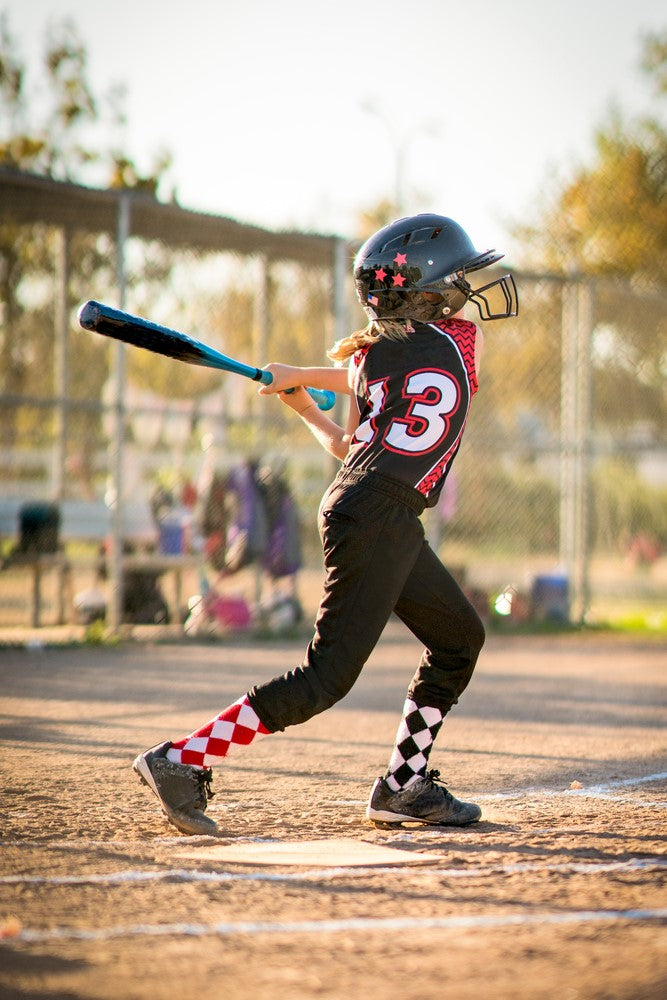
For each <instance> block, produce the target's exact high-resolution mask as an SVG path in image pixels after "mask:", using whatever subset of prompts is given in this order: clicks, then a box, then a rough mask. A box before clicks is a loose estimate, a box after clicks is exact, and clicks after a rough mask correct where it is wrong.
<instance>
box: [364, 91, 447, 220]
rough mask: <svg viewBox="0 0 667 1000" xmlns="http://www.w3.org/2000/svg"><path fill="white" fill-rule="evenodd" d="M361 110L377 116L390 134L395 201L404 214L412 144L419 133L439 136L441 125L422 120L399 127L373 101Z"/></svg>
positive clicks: (400, 213)
mask: <svg viewBox="0 0 667 1000" xmlns="http://www.w3.org/2000/svg"><path fill="white" fill-rule="evenodd" d="M361 110H362V111H364V112H365V113H366V114H368V115H371V116H372V117H373V118H377V120H378V121H379V122H381V124H382V125H383V126H384V128H385V129H386V131H387V134H388V136H389V141H390V143H391V146H392V150H393V154H394V202H395V207H396V212H397V214H398V215H402V214H403V212H404V211H405V179H406V166H407V158H408V150H409V148H410V145H411V143H412V142H413V141H414V139H415V138H416V137H417V136H418V135H429V136H437V134H438V132H439V126H438V124H437V123H436V122H432V121H431V122H427V121H422V122H417V123H416V124H415V125H414V126H413V127H411V128H408V129H402V128H399V127H397V125H396V122H395V121H394V120H393V119H392V118H390V117H388V116H387V115H386V114H385V113H384V112H383V111H381V110H380V109H379V108H378V107H377V105H376V104H374V103H373V101H364V102H363V103H362V104H361Z"/></svg>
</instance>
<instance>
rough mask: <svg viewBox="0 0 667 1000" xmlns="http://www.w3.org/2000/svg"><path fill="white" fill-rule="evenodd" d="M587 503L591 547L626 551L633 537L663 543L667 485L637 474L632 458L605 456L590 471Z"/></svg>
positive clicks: (659, 545)
mask: <svg viewBox="0 0 667 1000" xmlns="http://www.w3.org/2000/svg"><path fill="white" fill-rule="evenodd" d="M592 485H593V502H592V505H591V522H592V534H593V540H594V545H595V548H597V549H600V550H602V551H607V552H613V551H619V550H620V551H623V552H630V551H631V549H632V546H633V543H635V542H636V541H637V539H640V538H645V539H647V540H651V541H652V543H653V544H654V545H656V546H657V548H658V549H659V550H661V549H664V548H665V547H666V546H667V489H666V488H665V487H664V486H663V487H659V486H652V485H650V484H649V483H647V482H646V481H645V480H644V479H641V478H640V477H639V476H638V475H637V471H636V469H635V465H634V461H631V460H630V459H625V460H623V459H620V458H614V459H608V460H606V461H602V462H600V463H598V465H597V467H596V468H595V471H594V474H593V483H592Z"/></svg>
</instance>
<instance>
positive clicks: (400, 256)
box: [394, 253, 408, 267]
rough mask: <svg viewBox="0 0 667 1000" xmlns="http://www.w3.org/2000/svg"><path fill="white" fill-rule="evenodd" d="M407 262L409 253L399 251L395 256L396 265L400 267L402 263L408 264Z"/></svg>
mask: <svg viewBox="0 0 667 1000" xmlns="http://www.w3.org/2000/svg"><path fill="white" fill-rule="evenodd" d="M407 262H408V257H407V254H404V253H397V254H396V256H395V257H394V264H395V265H396V267H400V266H401V264H407Z"/></svg>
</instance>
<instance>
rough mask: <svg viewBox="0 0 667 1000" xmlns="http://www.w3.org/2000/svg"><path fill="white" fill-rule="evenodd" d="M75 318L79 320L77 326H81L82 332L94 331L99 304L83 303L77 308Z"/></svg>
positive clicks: (97, 319) (98, 313) (98, 314)
mask: <svg viewBox="0 0 667 1000" xmlns="http://www.w3.org/2000/svg"><path fill="white" fill-rule="evenodd" d="M77 318H78V320H79V326H82V327H83V329H84V330H95V329H96V328H97V323H98V321H99V318H100V307H99V304H98V303H97V302H93V301H92V300H91V301H89V302H84V303H83V305H82V306H80V307H79V311H78V313H77Z"/></svg>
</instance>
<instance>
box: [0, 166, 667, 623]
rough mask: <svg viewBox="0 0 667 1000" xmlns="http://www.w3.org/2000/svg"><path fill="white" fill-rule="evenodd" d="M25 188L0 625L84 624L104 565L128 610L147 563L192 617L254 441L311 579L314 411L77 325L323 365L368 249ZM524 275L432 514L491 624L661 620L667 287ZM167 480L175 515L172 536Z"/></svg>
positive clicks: (4, 456) (13, 250)
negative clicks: (126, 314) (214, 508)
mask: <svg viewBox="0 0 667 1000" xmlns="http://www.w3.org/2000/svg"><path fill="white" fill-rule="evenodd" d="M35 184H36V187H35ZM22 185H23V179H22V178H20V177H19V178H17V177H16V176H15V175H12V176H9V177H7V176H2V175H0V254H1V258H0V268H1V274H0V282H1V290H2V291H1V303H0V305H1V308H2V316H1V319H2V324H1V327H0V387H1V393H0V463H1V467H2V468H1V473H0V482H1V485H0V546H1V548H0V559H1V560H2V566H3V568H2V569H1V570H0V627H1V628H3V629H7V630H8V631H9V633H10V634H11V630H12V628H17V629H18V628H21V627H25V626H26V625H32V626H35V627H40V626H45V625H51V624H55V623H59V622H70V621H73V620H76V614H77V611H76V607H77V606H76V596H77V594H81V593H82V592H85V591H87V590H88V591H91V590H93V589H95V588H96V587H98V586H99V585H101V584H102V583H103V584H104V586H105V587H106V590H107V600H108V602H109V603H108V605H107V608H106V613H107V618H108V619H109V620H110V621H111V623H112V625H113V626H114V627H116V628H117V627H118V626H120V624H121V623H122V621H123V614H124V612H123V607H122V606H121V604H120V601H121V598H120V595H121V594H122V593H123V590H124V589H126V588H127V584H128V578H129V575H130V574H131V573H133V572H134V573H136V572H138V571H140V570H143V571H145V572H148V571H149V570H151V572H153V574H154V576H159V577H160V578H161V579H162V581H163V586H164V588H166V590H167V591H168V595H167V596H168V603H169V605H170V606H171V607H172V609H173V613H172V620H180V618H181V617H182V609H183V608H184V606H185V604H186V602H187V598H188V597H189V596H191V594H192V593H195V592H201V589H202V586H203V585H205V582H204V578H205V576H206V574H210V565H209V564H208V555H207V548H206V542H207V539H206V536H205V531H204V530H203V525H202V510H203V505H204V501H205V497H206V494H207V491H208V490H209V488H210V483H211V481H212V479H213V477H214V476H215V474H216V473H220V472H227V471H229V470H231V469H233V468H235V467H237V466H239V465H242V464H244V463H247V462H249V461H250V462H252V463H253V464H256V465H257V466H258V467H261V468H266V469H272V470H274V471H276V470H277V471H278V472H279V474H280V476H281V477H282V478H283V479H284V480H285V481H286V482H288V483H289V487H290V490H291V492H292V494H293V496H294V498H295V500H296V503H297V507H298V510H299V513H300V519H301V523H302V540H303V562H304V568H305V569H306V570H312V571H313V576H315V575H316V573H317V570H318V569H319V568H320V553H319V543H318V540H317V537H316V531H315V513H316V509H317V504H318V502H319V498H320V496H321V494H322V492H323V491H324V489H325V488H326V485H327V484H328V482H329V481H330V479H331V477H332V475H333V474H334V472H335V467H336V463H334V462H333V461H332V460H331V459H330V458H328V457H327V456H326V455H325V453H324V452H323V451H322V450H321V449H320V448H319V446H317V445H316V444H315V443H314V441H313V440H312V438H311V437H310V435H309V434H308V432H307V430H306V429H305V427H303V425H302V424H301V422H300V421H297V420H296V419H295V418H294V416H293V414H291V413H290V412H287V411H286V409H285V408H284V407H282V406H281V404H280V403H279V402H278V401H277V400H266V399H261V398H260V397H258V396H257V386H256V385H255V384H254V383H252V382H250V381H248V380H246V379H243V378H240V377H236V376H232V375H224V374H221V373H220V372H215V373H213V372H211V371H208V370H206V369H200V368H194V367H191V366H187V365H184V364H180V363H178V362H176V361H170V360H166V359H162V358H159V357H156V356H155V355H152V354H149V353H147V352H145V351H140V350H138V349H134V348H129V349H128V348H123V347H121V346H119V345H118V344H116V343H113V342H109V341H107V340H106V339H105V338H101V337H99V336H98V335H96V334H93V333H90V332H87V331H84V330H82V329H81V328H80V327H79V325H78V323H77V320H76V311H77V307H78V305H79V304H80V303H81V302H82V301H84V300H87V299H91V298H92V299H99V300H102V301H106V302H108V303H109V304H111V305H114V306H119V305H120V306H121V307H123V308H125V309H127V310H128V311H130V312H133V313H137V314H140V315H144V316H147V317H149V318H150V319H152V320H154V321H156V322H159V323H163V324H165V325H168V326H170V327H174V328H176V329H180V330H182V331H185V332H188V333H190V334H192V335H193V336H196V337H198V338H200V339H203V340H205V341H206V342H207V343H209V344H211V345H212V346H214V347H217V348H218V349H220V350H222V351H223V352H225V353H227V354H229V355H232V356H233V357H236V358H238V359H239V360H242V361H245V362H247V363H251V364H257V365H262V364H265V363H266V362H268V361H270V360H285V361H288V362H292V363H295V364H313V365H318V364H323V363H325V362H326V348H327V347H328V346H329V345H330V344H331V343H332V342H333V341H334V340H335V339H336V338H337V337H339V336H341V335H342V334H343V333H344V332H347V331H348V330H349V329H350V328H354V327H356V326H360V325H362V323H363V317H362V314H361V312H360V311H359V310H358V307H357V306H356V303H355V301H354V296H353V291H352V287H351V281H350V263H351V260H352V256H353V252H354V248H353V246H352V245H351V244H348V243H347V242H346V241H344V240H342V239H339V238H334V237H317V236H313V235H312V234H298V233H295V234H272V233H269V232H267V231H264V230H261V229H258V228H255V227H243V226H240V225H238V224H236V223H232V222H230V220H216V219H215V218H214V217H208V216H195V215H194V214H193V213H188V212H185V211H184V210H181V209H178V208H177V207H176V206H158V205H157V203H151V204H148V203H146V202H145V201H140V202H136V201H133V200H132V199H131V198H130V199H126V200H125V201H124V200H123V197H122V195H121V194H120V193H118V192H106V193H101V192H97V193H96V192H86V191H85V190H83V189H74V188H73V187H72V186H70V185H58V184H55V183H53V182H44V183H41V182H35V179H30V180H29V182H28V181H26V185H27V186H26V187H25V190H24V187H22ZM17 192H18V193H17ZM28 196H30V197H28ZM102 196H104V198H105V199H106V200H105V201H104V203H103V204H102V203H101V202H100V201H99V199H101V198H102ZM514 273H515V274H516V277H517V282H518V285H519V289H520V299H521V313H520V316H519V317H518V318H517V319H516V320H511V321H505V322H499V323H488V324H486V325H485V331H484V333H485V351H484V360H483V369H482V379H481V390H480V392H479V394H478V395H477V396H476V398H475V400H474V404H473V409H472V412H471V417H470V421H469V426H468V430H467V432H466V436H465V438H464V443H463V447H462V449H461V452H460V454H459V455H458V457H457V461H456V463H455V466H454V470H453V474H452V476H451V479H450V481H448V484H447V488H446V490H445V492H444V494H443V497H442V499H441V502H440V503H439V505H438V507H437V508H435V509H433V510H430V511H428V512H427V513H426V514H425V515H424V517H425V523H426V528H427V532H428V534H429V537H430V539H431V541H432V543H433V544H434V545H435V546H436V547H437V548H438V550H439V551H440V553H441V555H442V557H443V558H444V560H445V561H446V562H447V563H448V565H450V566H451V567H452V569H453V571H454V572H455V573H456V574H457V575H458V576H459V577H460V579H461V581H462V582H463V583H464V585H465V586H466V587H467V588H468V589H469V591H470V593H471V594H473V595H474V596H475V599H476V600H478V602H479V605H480V608H481V609H482V610H483V611H484V613H485V615H487V616H490V618H491V619H492V620H493V621H497V622H498V624H501V623H504V622H515V623H523V622H525V621H535V620H544V619H547V620H556V621H560V622H562V621H565V620H568V621H574V622H578V621H581V620H584V619H585V620H588V621H592V622H596V621H599V622H604V621H608V620H616V619H618V618H619V617H623V616H624V615H626V616H627V615H629V614H630V613H634V610H636V609H638V610H637V613H638V614H639V613H641V614H643V615H645V617H647V620H648V619H650V622H651V623H653V624H655V623H658V624H659V623H660V622H662V624H663V625H664V607H665V595H666V594H667V571H666V568H665V555H664V547H665V542H666V541H667V504H666V503H665V500H666V499H667V446H666V442H665V425H666V415H665V399H664V389H663V381H662V380H663V379H664V366H665V333H666V330H667V296H666V295H665V294H661V293H660V292H656V291H655V290H651V291H642V290H640V289H637V288H633V287H631V285H630V284H629V283H628V282H625V281H618V282H609V281H602V280H600V281H594V280H592V279H583V278H581V277H578V276H572V277H571V278H570V279H568V280H564V279H563V278H562V276H556V275H534V274H527V273H522V274H519V273H517V272H516V271H515V272H514ZM471 318H474V316H472V315H471ZM337 415H338V418H339V419H343V415H342V413H338V414H337ZM165 497H168V498H169V503H170V504H171V509H172V512H173V511H174V510H175V509H177V510H178V512H179V516H180V517H181V518H182V527H183V531H182V533H181V535H180V541H179V543H178V545H177V546H176V548H175V549H173V548H169V549H168V551H165V538H164V532H163V531H161V529H162V528H163V526H164V524H163V521H161V516H162V517H163V515H164V502H165ZM160 504H162V505H163V506H162V508H161V507H160ZM151 559H153V560H154V561H153V562H150V560H151ZM155 560H157V561H155ZM160 560H161V561H160ZM151 567H152V569H151ZM250 580H251V583H250V586H251V588H253V594H252V599H253V600H255V601H259V600H261V587H262V583H261V580H259V581H258V577H257V574H256V573H255V574H251V577H250ZM231 584H232V586H233V585H234V584H235V581H233V580H232V581H231ZM540 588H541V589H540ZM315 597H317V595H315ZM114 600H116V601H117V602H118V603H117V605H116V606H114ZM306 603H307V604H308V603H309V602H308V601H306ZM3 634H7V633H3Z"/></svg>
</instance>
